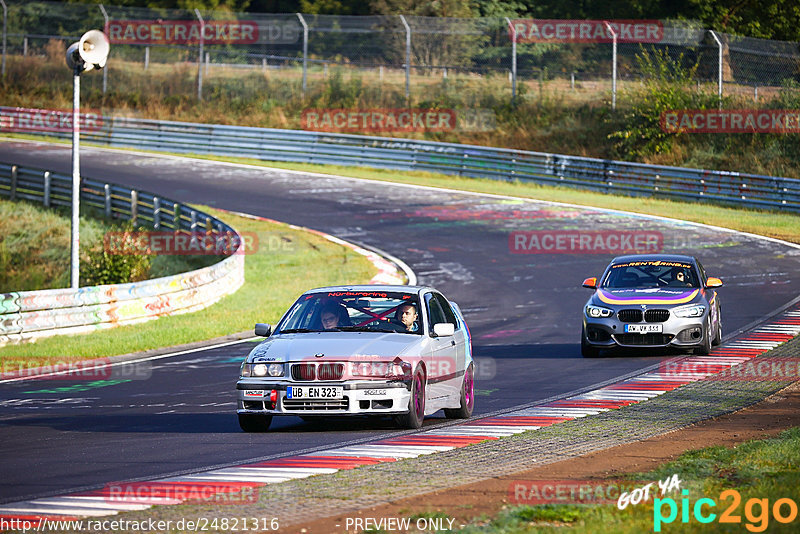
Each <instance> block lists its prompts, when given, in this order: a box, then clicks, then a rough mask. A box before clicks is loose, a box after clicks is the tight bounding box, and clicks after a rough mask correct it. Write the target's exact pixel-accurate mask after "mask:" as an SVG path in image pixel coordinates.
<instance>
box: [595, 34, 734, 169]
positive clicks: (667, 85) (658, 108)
mask: <svg viewBox="0 0 800 534" xmlns="http://www.w3.org/2000/svg"><path fill="white" fill-rule="evenodd" d="M636 59H637V62H638V64H639V70H640V71H641V72H642V75H643V77H644V80H645V81H644V85H643V87H642V89H639V90H634V91H633V93H634V94H633V98H632V99H631V100H632V102H633V103H632V105H631V106H630V108H629V109H627V110H625V111H624V112H623V113H622V114H621V118H620V117H616V116H613V115H612V116H610V117H609V119H608V120H609V121H611V122H612V123H614V124H615V126H616V127H615V130H614V131H613V132H612V133H611V134H610V135H609V139H611V140H612V141H613V150H614V153H615V156H617V157H621V158H623V159H643V158H646V157H647V156H651V155H654V154H662V153H665V152H668V151H669V150H670V149H671V148H672V146H673V141H674V139H675V138H676V137H678V136H680V135H682V134H680V133H672V132H667V131H665V130H664V129H663V128H662V123H661V121H662V115H663V114H664V113H666V112H667V111H671V110H682V109H710V108H713V107H715V106H716V105H717V104H718V103H719V100H718V98H717V95H713V94H710V93H707V92H702V91H699V90H694V89H692V88H691V87H692V81H693V80H694V79H695V72H696V71H697V68H698V63H695V64H694V65H690V66H688V67H685V66H684V61H683V60H684V56H683V54H681V55H679V56H678V57H677V58H674V59H673V58H672V57H670V55H669V51H668V50H659V49H651V50H648V49H646V48H644V47H642V48H641V51H640V53H639V54H637V56H636Z"/></svg>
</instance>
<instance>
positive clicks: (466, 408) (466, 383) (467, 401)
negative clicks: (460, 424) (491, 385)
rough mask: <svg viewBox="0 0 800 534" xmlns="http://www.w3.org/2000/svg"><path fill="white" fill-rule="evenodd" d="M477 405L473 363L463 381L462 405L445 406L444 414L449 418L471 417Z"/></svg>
mask: <svg viewBox="0 0 800 534" xmlns="http://www.w3.org/2000/svg"><path fill="white" fill-rule="evenodd" d="M474 407H475V370H474V368H473V366H472V364H469V368H468V369H467V371H466V372H465V373H464V380H463V381H462V382H461V406H459V407H458V408H445V409H444V416H445V417H447V418H448V419H469V418H470V417H472V409H473V408H474Z"/></svg>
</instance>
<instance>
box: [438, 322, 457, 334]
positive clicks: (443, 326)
mask: <svg viewBox="0 0 800 534" xmlns="http://www.w3.org/2000/svg"><path fill="white" fill-rule="evenodd" d="M433 333H434V334H435V335H436V337H447V336H452V335H453V334H455V333H456V325H454V324H453V323H437V324H435V325H433Z"/></svg>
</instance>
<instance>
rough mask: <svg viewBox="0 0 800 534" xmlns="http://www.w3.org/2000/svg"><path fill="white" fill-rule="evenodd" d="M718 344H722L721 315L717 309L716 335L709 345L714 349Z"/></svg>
mask: <svg viewBox="0 0 800 534" xmlns="http://www.w3.org/2000/svg"><path fill="white" fill-rule="evenodd" d="M720 343H722V315H720V313H719V308H717V334H716V335H715V336H714V339H712V340H711V344H712V345H714V346H715V347H716V346H717V345H719V344H720Z"/></svg>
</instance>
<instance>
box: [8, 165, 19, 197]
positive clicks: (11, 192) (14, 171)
mask: <svg viewBox="0 0 800 534" xmlns="http://www.w3.org/2000/svg"><path fill="white" fill-rule="evenodd" d="M17 171H18V167H17V166H16V165H12V166H11V189H9V191H8V198H9V200H12V201H13V200H14V199H16V198H17Z"/></svg>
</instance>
